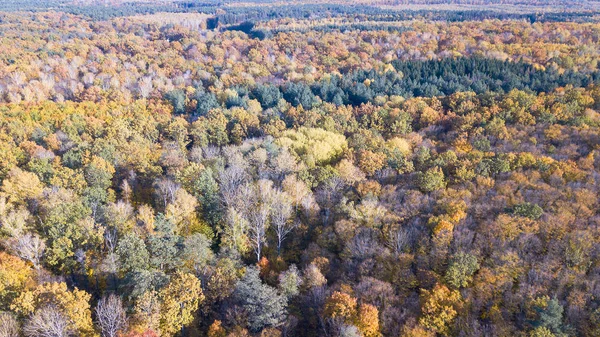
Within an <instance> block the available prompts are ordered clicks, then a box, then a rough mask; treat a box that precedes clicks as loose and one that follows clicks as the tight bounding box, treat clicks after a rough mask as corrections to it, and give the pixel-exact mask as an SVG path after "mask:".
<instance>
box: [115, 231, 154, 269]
mask: <svg viewBox="0 0 600 337" xmlns="http://www.w3.org/2000/svg"><path fill="white" fill-rule="evenodd" d="M117 255H118V256H119V261H120V262H121V264H120V266H121V270H122V271H123V272H137V271H143V270H145V269H147V268H148V261H149V260H150V254H149V253H148V250H147V249H146V244H145V243H144V240H142V239H141V238H140V237H139V236H137V235H135V234H133V233H132V234H126V235H125V236H124V237H123V238H121V239H120V240H119V244H118V246H117Z"/></svg>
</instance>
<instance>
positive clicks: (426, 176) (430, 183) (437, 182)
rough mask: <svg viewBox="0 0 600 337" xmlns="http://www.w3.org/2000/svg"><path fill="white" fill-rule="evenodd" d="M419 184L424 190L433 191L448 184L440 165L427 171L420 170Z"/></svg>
mask: <svg viewBox="0 0 600 337" xmlns="http://www.w3.org/2000/svg"><path fill="white" fill-rule="evenodd" d="M417 184H418V186H419V189H420V190H421V191H423V192H433V191H435V190H439V189H441V188H444V187H445V186H446V182H445V180H444V172H443V171H442V169H441V168H440V167H438V166H436V167H433V168H430V169H428V170H427V171H425V172H419V174H418V176H417Z"/></svg>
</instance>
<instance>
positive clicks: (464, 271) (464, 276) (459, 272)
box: [446, 252, 479, 288]
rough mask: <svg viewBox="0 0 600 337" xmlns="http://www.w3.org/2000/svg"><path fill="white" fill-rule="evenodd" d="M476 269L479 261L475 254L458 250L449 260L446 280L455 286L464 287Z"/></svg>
mask: <svg viewBox="0 0 600 337" xmlns="http://www.w3.org/2000/svg"><path fill="white" fill-rule="evenodd" d="M478 269H479V263H478V262H477V258H476V257H475V256H473V255H471V254H468V253H463V252H460V253H458V254H456V255H455V256H454V257H453V258H452V260H451V261H450V265H449V267H448V270H446V282H448V283H449V284H450V285H451V286H453V287H455V288H462V287H466V286H468V285H469V283H470V282H471V280H472V279H473V274H475V272H477V270H478Z"/></svg>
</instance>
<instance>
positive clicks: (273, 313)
mask: <svg viewBox="0 0 600 337" xmlns="http://www.w3.org/2000/svg"><path fill="white" fill-rule="evenodd" d="M234 296H235V298H236V299H237V301H239V303H240V304H241V305H242V307H243V308H244V309H245V310H246V312H247V313H248V320H249V321H248V326H249V327H250V329H251V330H253V331H260V330H262V329H264V328H266V327H271V326H272V327H278V326H280V325H281V324H282V323H283V321H284V319H285V317H286V315H287V312H286V306H287V299H286V297H285V296H284V295H281V294H279V293H278V292H277V290H276V289H275V288H273V287H271V286H269V285H266V284H263V283H262V281H261V280H260V277H259V271H258V269H257V268H256V267H248V268H246V273H245V274H244V277H242V279H241V280H240V281H239V282H238V283H237V285H236V287H235V292H234Z"/></svg>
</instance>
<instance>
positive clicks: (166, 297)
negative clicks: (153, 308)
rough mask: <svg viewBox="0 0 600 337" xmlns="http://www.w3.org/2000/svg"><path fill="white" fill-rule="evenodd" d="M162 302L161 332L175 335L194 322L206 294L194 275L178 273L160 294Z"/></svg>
mask: <svg viewBox="0 0 600 337" xmlns="http://www.w3.org/2000/svg"><path fill="white" fill-rule="evenodd" d="M158 296H159V298H160V301H161V309H160V328H161V331H163V332H165V333H168V334H174V333H176V332H177V331H178V330H182V331H183V328H184V327H185V326H186V325H188V324H190V323H191V322H192V321H193V320H194V314H195V312H196V310H198V306H199V305H200V303H202V302H203V301H204V294H203V293H202V288H201V286H200V280H198V278H197V277H196V276H194V275H192V274H187V273H182V272H177V273H176V274H175V275H174V276H173V278H172V280H171V282H169V284H168V285H167V286H166V287H165V288H163V289H162V290H161V291H160V292H159V295H158Z"/></svg>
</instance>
